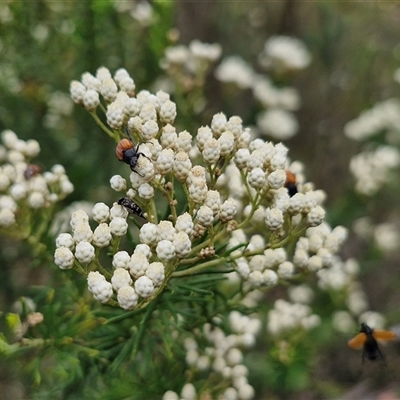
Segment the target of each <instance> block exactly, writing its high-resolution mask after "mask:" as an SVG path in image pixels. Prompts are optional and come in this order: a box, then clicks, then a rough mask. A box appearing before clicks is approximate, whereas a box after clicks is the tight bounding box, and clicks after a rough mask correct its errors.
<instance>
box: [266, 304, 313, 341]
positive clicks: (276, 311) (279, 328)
mask: <svg viewBox="0 0 400 400" xmlns="http://www.w3.org/2000/svg"><path fill="white" fill-rule="evenodd" d="M319 324H320V317H319V316H318V315H316V314H312V310H311V308H310V307H309V306H308V305H306V304H301V303H290V302H288V301H285V300H283V299H278V300H276V301H275V303H274V308H273V309H272V310H271V311H270V312H269V313H268V323H267V330H268V332H269V333H270V334H272V335H273V336H278V335H279V334H281V333H282V332H287V331H290V330H292V329H298V328H303V329H306V330H309V329H312V328H315V327H316V326H318V325H319Z"/></svg>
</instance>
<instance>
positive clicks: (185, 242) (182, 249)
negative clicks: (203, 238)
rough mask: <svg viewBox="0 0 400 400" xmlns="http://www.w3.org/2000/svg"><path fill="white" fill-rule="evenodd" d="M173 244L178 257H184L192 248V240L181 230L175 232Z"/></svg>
mask: <svg viewBox="0 0 400 400" xmlns="http://www.w3.org/2000/svg"><path fill="white" fill-rule="evenodd" d="M172 243H173V245H174V247H175V252H176V255H177V257H178V258H184V257H186V256H187V255H188V254H189V253H190V251H191V250H192V242H191V241H190V238H189V236H188V235H187V233H185V232H183V231H181V232H177V233H176V234H175V237H174V240H173V242H172Z"/></svg>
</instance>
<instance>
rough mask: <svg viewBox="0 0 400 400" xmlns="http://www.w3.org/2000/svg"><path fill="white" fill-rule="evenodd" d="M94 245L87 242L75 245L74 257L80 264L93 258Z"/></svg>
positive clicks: (86, 262)
mask: <svg viewBox="0 0 400 400" xmlns="http://www.w3.org/2000/svg"><path fill="white" fill-rule="evenodd" d="M94 256H95V254H94V247H93V246H92V245H91V244H90V243H89V242H79V243H78V244H77V245H76V247H75V257H76V258H77V260H78V261H79V262H81V263H82V264H88V263H90V262H91V261H92V260H93V259H94Z"/></svg>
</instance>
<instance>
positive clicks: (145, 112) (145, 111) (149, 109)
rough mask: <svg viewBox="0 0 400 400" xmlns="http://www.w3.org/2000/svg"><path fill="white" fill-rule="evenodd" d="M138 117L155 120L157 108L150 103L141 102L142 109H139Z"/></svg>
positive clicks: (144, 119)
mask: <svg viewBox="0 0 400 400" xmlns="http://www.w3.org/2000/svg"><path fill="white" fill-rule="evenodd" d="M139 117H140V118H141V120H142V121H144V122H146V121H149V120H151V119H153V120H154V121H157V110H156V109H155V107H154V105H153V104H151V103H146V104H143V107H142V109H141V110H140V113H139Z"/></svg>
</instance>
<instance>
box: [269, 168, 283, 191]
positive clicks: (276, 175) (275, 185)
mask: <svg viewBox="0 0 400 400" xmlns="http://www.w3.org/2000/svg"><path fill="white" fill-rule="evenodd" d="M267 180H268V185H269V187H270V188H271V189H275V190H277V189H280V188H281V187H283V185H284V184H285V181H286V172H285V171H284V170H283V169H277V170H275V171H273V172H271V173H270V174H269V175H268V178H267Z"/></svg>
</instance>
